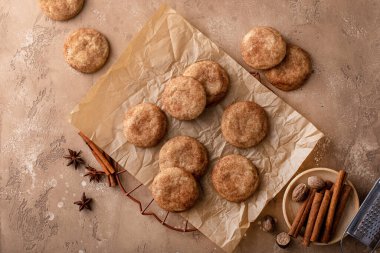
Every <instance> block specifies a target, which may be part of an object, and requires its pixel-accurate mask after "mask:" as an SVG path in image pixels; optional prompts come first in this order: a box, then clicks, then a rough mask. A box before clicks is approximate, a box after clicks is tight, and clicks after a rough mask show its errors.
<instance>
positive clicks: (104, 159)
mask: <svg viewBox="0 0 380 253" xmlns="http://www.w3.org/2000/svg"><path fill="white" fill-rule="evenodd" d="M79 135H80V136H81V137H82V139H83V140H84V142H85V143H86V144H87V146H88V147H89V148H90V150H91V152H92V154H93V155H94V157H95V159H96V160H97V161H98V163H99V164H100V166H101V167H102V169H103V171H104V173H106V175H107V178H108V186H110V187H114V186H116V185H117V180H116V178H115V172H116V170H115V166H114V165H112V164H113V162H112V158H111V157H110V156H109V155H107V154H106V153H105V152H104V151H103V150H101V149H100V148H99V147H98V146H96V145H95V143H93V142H92V141H91V140H90V139H89V138H88V137H87V136H86V135H84V134H83V133H82V132H79Z"/></svg>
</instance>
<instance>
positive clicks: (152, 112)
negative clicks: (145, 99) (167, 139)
mask: <svg viewBox="0 0 380 253" xmlns="http://www.w3.org/2000/svg"><path fill="white" fill-rule="evenodd" d="M166 128H167V120H166V116H165V114H164V113H163V112H162V111H161V109H160V108H159V107H158V106H156V105H154V104H151V103H142V104H138V105H136V106H134V107H132V108H130V109H129V110H128V111H127V112H126V114H125V118H124V136H125V138H126V139H127V141H128V142H129V143H132V144H134V145H135V146H137V147H145V148H146V147H152V146H155V145H156V144H157V143H158V142H159V141H160V140H161V139H162V137H164V135H165V133H166Z"/></svg>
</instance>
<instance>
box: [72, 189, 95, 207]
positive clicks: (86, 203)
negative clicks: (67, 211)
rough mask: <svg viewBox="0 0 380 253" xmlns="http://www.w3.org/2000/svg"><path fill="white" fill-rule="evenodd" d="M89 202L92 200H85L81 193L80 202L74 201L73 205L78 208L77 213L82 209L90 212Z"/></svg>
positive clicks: (84, 195)
mask: <svg viewBox="0 0 380 253" xmlns="http://www.w3.org/2000/svg"><path fill="white" fill-rule="evenodd" d="M91 201H92V198H87V197H86V194H85V193H84V192H83V194H82V198H81V200H79V201H75V202H74V204H75V205H78V206H79V211H82V210H83V209H84V208H86V209H88V210H91V206H90V203H91Z"/></svg>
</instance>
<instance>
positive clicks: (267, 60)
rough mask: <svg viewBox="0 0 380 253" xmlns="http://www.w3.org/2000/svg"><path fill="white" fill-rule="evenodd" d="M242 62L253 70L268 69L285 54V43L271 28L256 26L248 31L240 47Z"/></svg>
mask: <svg viewBox="0 0 380 253" xmlns="http://www.w3.org/2000/svg"><path fill="white" fill-rule="evenodd" d="M240 52H241V55H242V57H243V60H244V61H245V62H246V63H247V64H248V65H249V66H251V67H252V68H254V69H269V68H271V67H274V66H276V65H277V64H279V63H280V62H281V61H282V59H284V57H285V54H286V42H285V40H284V39H283V38H282V36H281V34H280V33H279V32H278V31H277V30H276V29H274V28H272V27H267V26H258V27H255V28H253V29H252V30H251V31H249V32H248V33H247V34H246V35H245V36H244V38H243V40H242V42H241V45H240Z"/></svg>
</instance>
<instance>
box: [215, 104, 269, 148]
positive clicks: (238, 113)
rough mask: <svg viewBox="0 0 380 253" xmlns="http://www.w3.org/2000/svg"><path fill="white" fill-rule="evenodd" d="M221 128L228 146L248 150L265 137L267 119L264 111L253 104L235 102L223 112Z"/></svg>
mask: <svg viewBox="0 0 380 253" xmlns="http://www.w3.org/2000/svg"><path fill="white" fill-rule="evenodd" d="M221 128H222V133H223V136H224V138H225V139H226V141H228V142H229V143H230V144H232V145H234V146H235V147H238V148H249V147H253V146H255V145H256V144H258V143H259V142H260V141H261V140H263V139H264V137H265V136H266V135H267V131H268V119H267V115H266V113H265V111H264V109H263V108H262V107H261V106H259V105H258V104H256V103H255V102H251V101H243V102H236V103H234V104H231V105H229V106H228V107H227V108H226V109H225V110H224V112H223V116H222V127H221Z"/></svg>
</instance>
